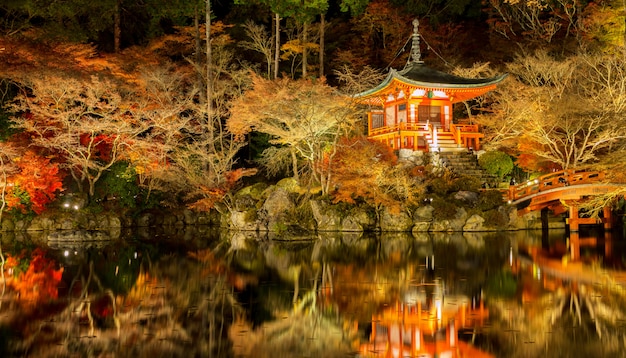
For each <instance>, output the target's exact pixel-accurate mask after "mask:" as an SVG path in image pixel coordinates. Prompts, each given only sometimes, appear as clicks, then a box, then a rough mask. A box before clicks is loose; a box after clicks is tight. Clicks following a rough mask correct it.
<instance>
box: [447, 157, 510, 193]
mask: <svg viewBox="0 0 626 358" xmlns="http://www.w3.org/2000/svg"><path fill="white" fill-rule="evenodd" d="M461 149H462V150H460V151H458V150H457V151H441V152H440V153H439V155H440V158H441V161H442V162H443V164H444V165H445V166H446V168H448V169H449V170H450V171H451V172H452V173H454V174H456V175H467V176H471V177H474V178H477V179H479V180H480V182H481V183H483V184H485V186H489V187H495V186H497V184H498V182H499V179H498V178H497V177H496V176H495V175H491V174H489V173H487V172H486V171H485V170H484V169H483V168H482V167H481V166H480V165H479V164H478V158H477V157H476V155H475V154H473V153H472V152H469V151H467V150H466V149H465V148H461Z"/></svg>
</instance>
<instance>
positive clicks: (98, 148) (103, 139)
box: [80, 133, 116, 161]
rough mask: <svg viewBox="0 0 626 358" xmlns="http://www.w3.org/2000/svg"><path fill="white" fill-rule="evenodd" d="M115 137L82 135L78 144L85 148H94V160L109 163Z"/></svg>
mask: <svg viewBox="0 0 626 358" xmlns="http://www.w3.org/2000/svg"><path fill="white" fill-rule="evenodd" d="M115 137H116V136H115V135H106V134H98V135H92V134H89V133H84V134H81V135H80V144H81V145H83V146H85V147H87V146H90V145H91V146H92V147H94V148H95V150H94V152H93V153H94V157H95V158H98V159H102V160H104V161H109V160H110V158H111V151H112V150H113V144H112V143H113V141H114V140H115Z"/></svg>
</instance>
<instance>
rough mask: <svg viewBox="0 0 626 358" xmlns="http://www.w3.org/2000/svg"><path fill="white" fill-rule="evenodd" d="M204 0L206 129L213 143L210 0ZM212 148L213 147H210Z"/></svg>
mask: <svg viewBox="0 0 626 358" xmlns="http://www.w3.org/2000/svg"><path fill="white" fill-rule="evenodd" d="M205 1H206V14H205V19H206V20H205V21H206V26H205V27H206V29H205V33H206V112H207V114H206V115H207V129H208V131H209V137H210V138H211V139H210V142H211V143H212V144H213V138H215V135H214V131H215V128H214V126H213V84H212V81H213V78H212V76H211V72H212V71H211V64H212V62H213V57H212V54H211V0H205ZM211 149H214V148H211Z"/></svg>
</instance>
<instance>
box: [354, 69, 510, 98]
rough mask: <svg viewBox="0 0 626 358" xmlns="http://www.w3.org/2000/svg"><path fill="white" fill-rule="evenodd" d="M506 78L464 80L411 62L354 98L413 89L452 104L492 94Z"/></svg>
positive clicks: (390, 72) (500, 76) (501, 76)
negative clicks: (441, 96) (430, 92)
mask: <svg viewBox="0 0 626 358" xmlns="http://www.w3.org/2000/svg"><path fill="white" fill-rule="evenodd" d="M506 76H507V75H506V74H503V75H499V76H496V77H491V78H465V77H460V76H455V75H452V74H449V73H445V72H441V71H438V70H435V69H432V68H430V67H428V66H426V65H424V64H423V63H421V62H412V63H410V64H409V65H408V66H407V67H406V68H405V69H404V70H402V71H396V70H394V69H391V70H390V71H389V74H388V75H387V78H385V80H383V81H382V82H381V83H380V84H379V85H378V86H376V87H374V88H372V89H370V90H367V91H365V92H361V93H359V94H357V95H355V97H357V98H359V97H361V98H368V97H375V96H377V95H383V94H384V92H386V91H385V89H386V88H393V89H395V88H396V87H401V88H407V87H413V88H421V89H424V90H440V91H444V92H447V93H449V94H450V95H451V97H454V100H453V102H459V101H463V100H467V99H470V98H473V97H476V96H480V95H481V94H483V93H485V92H488V91H490V90H493V89H494V88H495V85H496V84H497V83H499V82H501V81H502V80H504V78H506ZM393 82H396V86H392V83H393ZM375 102H377V101H375Z"/></svg>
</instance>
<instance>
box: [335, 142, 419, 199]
mask: <svg viewBox="0 0 626 358" xmlns="http://www.w3.org/2000/svg"><path fill="white" fill-rule="evenodd" d="M396 161H397V157H396V156H395V154H394V153H393V150H392V149H391V148H389V147H388V146H386V145H383V144H382V143H378V142H375V141H372V140H369V139H367V138H364V137H359V138H353V139H346V138H344V139H342V140H341V141H340V143H339V145H338V151H337V154H336V156H335V164H334V167H335V171H334V176H333V178H334V184H335V187H336V190H335V191H334V192H333V193H332V195H333V201H334V202H347V203H355V201H356V200H357V199H363V200H365V201H367V202H369V203H373V204H382V205H386V206H389V207H390V208H393V207H396V206H397V205H398V204H399V203H400V201H403V200H405V199H406V197H403V196H402V195H401V194H400V193H401V192H403V191H405V190H404V189H407V188H406V187H404V188H403V187H402V186H403V185H405V184H407V183H409V182H410V181H411V179H410V178H409V175H408V173H403V172H402V171H401V170H396V169H398V168H396ZM404 179H406V180H404ZM399 194H400V195H399Z"/></svg>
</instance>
